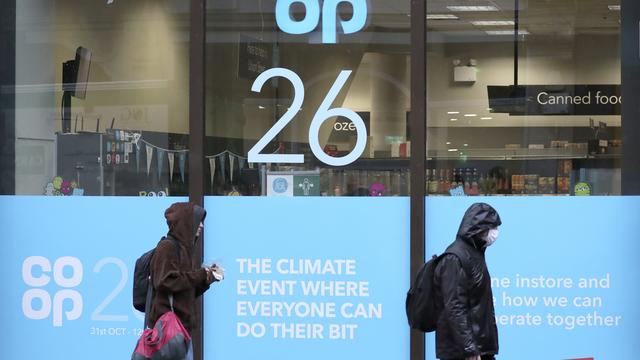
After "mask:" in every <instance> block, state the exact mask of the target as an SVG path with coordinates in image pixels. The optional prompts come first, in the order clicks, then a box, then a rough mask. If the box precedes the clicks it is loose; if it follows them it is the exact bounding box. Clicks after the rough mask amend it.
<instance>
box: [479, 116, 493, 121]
mask: <svg viewBox="0 0 640 360" xmlns="http://www.w3.org/2000/svg"><path fill="white" fill-rule="evenodd" d="M492 119H493V118H492V117H489V116H487V117H481V118H480V120H492Z"/></svg>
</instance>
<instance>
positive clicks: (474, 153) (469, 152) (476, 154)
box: [427, 148, 622, 161]
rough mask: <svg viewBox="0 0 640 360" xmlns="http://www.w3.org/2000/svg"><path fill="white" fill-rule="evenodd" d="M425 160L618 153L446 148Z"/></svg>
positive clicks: (613, 156)
mask: <svg viewBox="0 0 640 360" xmlns="http://www.w3.org/2000/svg"><path fill="white" fill-rule="evenodd" d="M428 155H429V157H428V158H427V160H460V159H464V160H497V161H505V160H573V159H619V158H621V157H622V155H621V154H619V153H613V154H603V155H590V154H588V153H587V151H586V150H576V149H566V148H558V149H552V148H548V149H464V150H460V151H456V152H450V151H446V150H435V151H429V154H428Z"/></svg>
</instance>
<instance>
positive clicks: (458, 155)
mask: <svg viewBox="0 0 640 360" xmlns="http://www.w3.org/2000/svg"><path fill="white" fill-rule="evenodd" d="M442 3H444V2H442V1H433V2H430V3H428V10H427V11H428V12H429V13H430V14H440V15H441V16H438V17H432V20H428V22H427V23H428V29H429V30H428V33H427V38H428V46H427V48H428V50H427V64H428V65H427V66H428V68H427V74H428V75H427V84H428V85H427V86H428V91H427V93H428V99H427V106H428V112H427V113H428V115H427V119H428V129H427V143H428V155H427V157H428V159H427V168H428V170H427V183H426V190H427V192H428V193H429V194H431V195H450V194H451V190H452V189H457V190H458V193H461V194H466V195H588V194H589V195H617V194H620V193H621V178H622V172H621V138H622V131H623V129H622V124H621V116H620V107H621V106H620V103H621V97H620V49H619V36H620V30H619V27H620V25H619V19H620V13H619V12H618V11H609V10H608V9H607V8H606V7H604V8H601V4H602V2H600V1H596V0H585V1H581V2H580V4H577V3H553V4H551V3H546V2H540V1H526V2H525V1H520V2H519V4H520V6H519V9H518V16H515V10H516V9H515V4H516V1H501V2H499V3H498V2H495V4H494V5H496V6H493V7H494V9H491V10H490V11H489V10H487V11H480V10H479V9H475V10H474V9H466V10H464V11H463V9H457V8H455V9H454V8H452V7H451V6H449V7H448V8H447V7H444V8H443V6H441V5H442ZM598 9H599V10H598ZM447 14H451V15H455V17H456V18H455V19H453V18H447V17H445V16H444V15H447ZM515 34H518V35H515ZM594 44H597V46H594Z"/></svg>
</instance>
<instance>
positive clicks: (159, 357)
mask: <svg viewBox="0 0 640 360" xmlns="http://www.w3.org/2000/svg"><path fill="white" fill-rule="evenodd" d="M190 345H191V336H190V335H189V333H188V332H187V330H186V329H185V328H184V326H183V325H182V322H181V321H180V319H178V316H177V315H176V314H175V313H174V312H173V311H169V312H167V313H165V314H164V315H162V316H160V318H159V319H158V321H156V324H155V325H154V326H153V328H152V329H147V330H145V331H144V332H143V333H142V335H141V336H140V339H138V344H137V345H136V349H135V350H134V352H133V355H131V360H149V359H153V360H182V359H184V358H185V356H186V355H187V352H188V351H189V347H190Z"/></svg>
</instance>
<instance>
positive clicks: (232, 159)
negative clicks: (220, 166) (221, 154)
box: [229, 153, 236, 184]
mask: <svg viewBox="0 0 640 360" xmlns="http://www.w3.org/2000/svg"><path fill="white" fill-rule="evenodd" d="M235 162H236V157H235V156H234V155H233V154H231V153H229V175H230V176H231V183H232V184H233V169H234V168H235V166H234V165H235Z"/></svg>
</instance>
